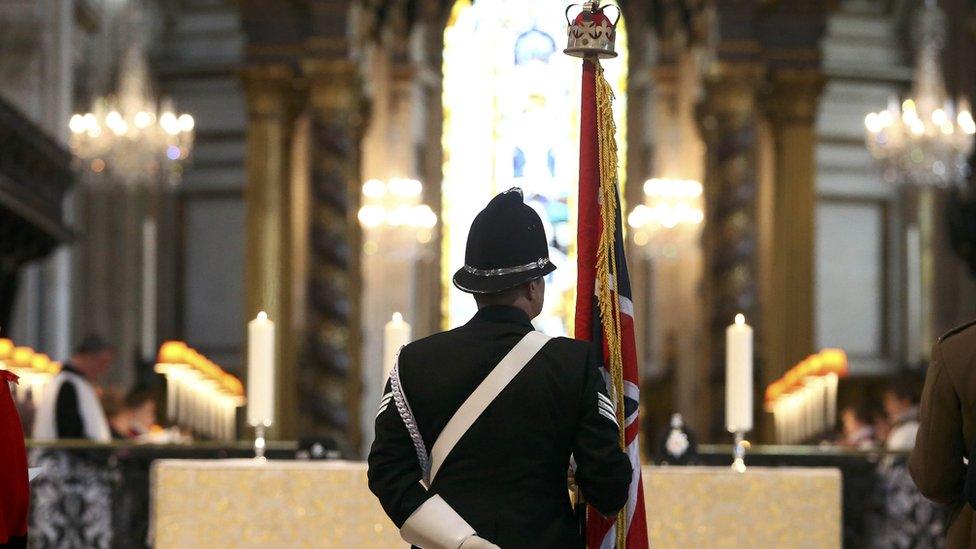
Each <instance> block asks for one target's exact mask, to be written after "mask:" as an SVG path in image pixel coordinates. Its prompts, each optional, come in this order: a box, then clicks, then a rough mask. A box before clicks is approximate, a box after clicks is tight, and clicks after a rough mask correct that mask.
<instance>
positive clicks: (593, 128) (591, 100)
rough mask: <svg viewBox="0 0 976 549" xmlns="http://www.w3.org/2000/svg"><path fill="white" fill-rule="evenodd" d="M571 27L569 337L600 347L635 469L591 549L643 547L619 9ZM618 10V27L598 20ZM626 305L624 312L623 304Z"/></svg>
mask: <svg viewBox="0 0 976 549" xmlns="http://www.w3.org/2000/svg"><path fill="white" fill-rule="evenodd" d="M578 7H580V8H581V11H580V13H579V14H578V15H577V16H576V18H575V19H574V20H572V21H570V19H569V11H570V10H572V9H573V8H574V6H570V7H569V8H567V10H566V22H567V25H568V45H567V48H566V50H564V51H565V53H566V54H568V55H571V56H574V57H578V58H581V59H582V62H583V66H582V82H581V101H580V107H581V111H580V170H579V201H578V207H579V215H578V220H579V222H578V238H577V267H578V269H577V277H578V278H577V300H576V324H575V328H576V333H575V335H576V338H578V339H582V340H587V341H590V342H591V343H592V344H593V345H595V346H596V347H597V348H602V349H603V351H604V352H603V353H602V358H603V361H602V365H603V367H604V368H605V369H606V370H607V373H608V374H609V376H608V377H609V380H608V381H609V383H608V389H609V392H610V393H611V397H612V399H613V401H614V402H615V403H616V412H617V423H618V425H619V434H620V447H621V449H622V450H623V451H624V452H625V453H626V454H627V455H628V458H629V459H630V461H631V464H632V466H633V468H634V472H633V477H632V479H633V480H632V484H631V490H630V492H629V494H628V498H627V504H626V505H625V506H624V508H623V509H622V510H621V511H620V513H618V515H617V517H616V520H613V519H609V520H608V519H606V518H604V517H603V516H602V515H601V514H600V513H598V512H596V511H595V510H593V509H589V511H588V512H587V514H586V516H587V521H586V522H587V524H586V541H587V546H588V547H589V548H590V549H596V548H601V547H605V546H607V545H609V544H611V543H612V544H613V545H614V546H615V547H617V548H619V549H625V548H629V549H643V548H646V547H647V530H646V526H645V523H646V518H645V516H644V505H643V490H642V487H641V485H640V483H641V472H640V460H639V457H638V455H639V452H638V451H637V449H638V448H637V447H638V443H637V428H638V425H639V422H638V418H637V413H636V404H637V402H638V401H639V395H638V388H639V382H638V379H637V357H636V345H635V338H634V326H633V303H632V301H631V292H630V280H629V277H628V275H627V267H626V257H624V255H623V253H624V252H623V240H622V239H623V234H622V225H621V214H620V201H619V195H618V190H617V187H618V185H617V165H618V163H617V145H616V137H615V126H614V119H613V113H612V102H613V91H612V89H611V88H610V85H609V84H608V83H607V81H606V79H605V78H604V76H603V68H602V67H601V66H600V59H609V58H613V57H616V56H617V54H616V52H615V51H614V48H615V41H616V25H617V22H618V21H619V12H620V10H619V8H618V7H617V6H615V5H610V6H603V7H601V6H600V2H599V1H598V0H597V1H588V2H586V3H584V4H583V5H582V6H578ZM609 7H613V8H614V9H616V10H617V21H611V20H610V19H609V18H608V17H607V15H606V14H605V13H604V10H605V9H606V8H609ZM625 303H626V307H624V306H623V305H624V304H625Z"/></svg>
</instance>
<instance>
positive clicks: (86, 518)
mask: <svg viewBox="0 0 976 549" xmlns="http://www.w3.org/2000/svg"><path fill="white" fill-rule="evenodd" d="M114 361H115V349H114V347H113V346H112V345H111V344H109V343H108V342H107V341H105V340H104V339H103V338H101V337H100V336H97V335H89V336H87V337H85V338H84V339H82V340H81V342H80V343H79V344H78V346H77V347H75V350H74V352H73V353H72V355H71V358H70V359H69V360H68V361H67V362H65V364H64V366H63V367H62V370H61V372H60V373H59V374H58V375H57V376H55V377H54V379H53V380H51V382H50V383H49V384H48V387H47V388H46V389H45V392H44V398H43V401H42V404H41V406H40V407H39V408H38V410H37V415H36V417H35V418H34V438H36V439H39V440H55V439H87V440H89V441H91V442H100V443H105V442H110V441H111V440H112V434H111V429H110V428H109V424H108V419H107V418H106V417H105V411H104V409H103V408H102V403H101V400H100V395H99V392H100V390H99V388H98V387H97V385H96V383H97V382H98V379H99V378H100V377H101V376H102V375H104V374H105V372H107V371H108V369H109V367H110V366H111V365H112V363H113V362H114ZM31 457H32V460H33V461H34V464H35V465H36V466H38V467H42V468H43V472H42V474H41V475H40V476H39V477H38V478H37V480H35V481H34V484H33V486H32V491H33V498H32V502H31V504H32V510H31V516H30V528H31V544H32V546H34V547H59V548H60V547H72V548H73V547H85V548H86V549H88V548H90V549H103V548H104V549H108V548H109V547H111V545H112V476H111V472H110V471H109V469H108V467H107V457H108V453H107V452H106V451H105V450H104V449H98V448H89V449H68V448H57V447H52V448H45V449H41V450H38V451H36V452H34V453H32V456H31Z"/></svg>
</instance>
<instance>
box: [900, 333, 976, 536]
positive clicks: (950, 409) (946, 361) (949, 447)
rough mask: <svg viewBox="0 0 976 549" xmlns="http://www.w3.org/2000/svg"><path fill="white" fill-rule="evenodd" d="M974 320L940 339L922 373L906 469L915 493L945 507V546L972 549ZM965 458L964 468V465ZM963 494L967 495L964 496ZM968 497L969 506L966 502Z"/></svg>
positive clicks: (975, 527) (975, 524) (975, 525)
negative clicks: (912, 445)
mask: <svg viewBox="0 0 976 549" xmlns="http://www.w3.org/2000/svg"><path fill="white" fill-rule="evenodd" d="M974 409H976V321H973V322H970V323H968V324H965V325H962V326H959V327H957V328H955V329H953V330H951V331H950V332H949V333H947V334H946V335H944V336H942V337H941V338H940V339H939V342H938V344H936V346H935V349H934V350H933V352H932V364H931V365H930V366H929V369H928V372H927V373H926V374H925V388H924V389H923V390H922V404H921V406H920V410H921V415H920V421H919V427H918V434H917V436H916V438H915V449H914V450H912V456H911V458H910V460H909V463H908V465H909V469H910V471H911V474H912V478H913V479H914V480H915V484H916V485H918V489H919V491H921V492H922V494H923V495H925V496H926V497H928V498H929V499H931V500H933V501H935V502H936V503H940V504H943V505H946V506H948V507H949V528H948V532H947V534H948V536H947V537H948V539H947V544H946V547H949V549H958V548H964V547H976V514H974V512H973V504H972V503H970V502H972V501H973V499H969V498H972V492H974V491H976V478H974V473H976V470H974V467H976V466H974V465H973V461H972V460H973V458H974V455H976V454H971V452H972V450H974V449H976V446H974V445H976V415H974V414H973V410H974ZM964 458H967V459H969V460H970V461H969V465H968V466H967V465H966V464H965V462H964V461H963V459H964ZM964 487H965V492H969V493H964ZM964 496H968V497H964ZM967 499H969V502H967Z"/></svg>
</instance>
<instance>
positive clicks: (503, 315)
mask: <svg viewBox="0 0 976 549" xmlns="http://www.w3.org/2000/svg"><path fill="white" fill-rule="evenodd" d="M471 320H472V321H477V322H500V323H507V324H524V325H525V326H528V327H530V328H531V327H532V321H531V319H529V315H527V314H525V311H523V310H522V309H519V308H518V307H509V306H508V305H490V306H488V307H482V308H481V309H478V312H477V313H475V315H474V318H472V319H471Z"/></svg>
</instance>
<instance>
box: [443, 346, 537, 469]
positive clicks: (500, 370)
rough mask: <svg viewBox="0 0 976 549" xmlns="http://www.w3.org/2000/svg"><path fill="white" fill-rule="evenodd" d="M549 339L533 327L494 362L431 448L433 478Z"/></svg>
mask: <svg viewBox="0 0 976 549" xmlns="http://www.w3.org/2000/svg"><path fill="white" fill-rule="evenodd" d="M549 339H550V338H549V336H547V335H545V334H543V333H542V332H535V331H533V332H529V333H528V334H526V335H525V337H524V338H522V340H521V341H519V342H518V343H517V344H516V345H515V347H513V348H512V350H511V351H509V352H508V354H507V355H505V358H503V359H502V361H501V362H499V363H498V365H497V366H495V368H494V369H493V370H492V371H491V372H490V373H489V374H488V376H487V377H486V378H485V379H484V381H482V382H481V385H478V388H477V389H475V390H474V392H473V393H471V396H469V397H468V399H467V400H465V401H464V404H462V405H461V407H460V408H458V410H457V412H455V413H454V416H453V417H452V418H451V420H450V421H448V422H447V425H446V426H445V427H444V430H443V431H441V434H440V436H438V437H437V441H435V442H434V447H433V448H432V449H431V452H430V482H433V481H434V477H436V476H437V471H438V470H439V469H440V468H441V465H442V464H443V463H444V460H445V459H447V456H448V455H449V454H450V453H451V450H453V449H454V446H455V445H457V443H458V441H459V440H461V437H463V436H464V433H466V432H468V429H469V428H470V427H471V425H473V424H474V422H475V421H476V420H477V419H478V418H479V417H481V414H482V412H484V411H485V409H486V408H488V405H489V404H491V403H492V402H493V401H494V400H495V398H496V397H498V395H499V394H500V393H501V392H502V391H503V390H504V389H505V387H507V386H508V384H509V383H511V381H512V380H513V379H515V376H517V375H518V373H519V372H521V371H522V368H524V367H525V365H526V364H528V363H529V361H530V360H532V358H533V357H535V355H536V354H537V353H538V352H539V351H540V350H541V349H542V347H543V346H544V345H545V344H546V342H548V341H549Z"/></svg>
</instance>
